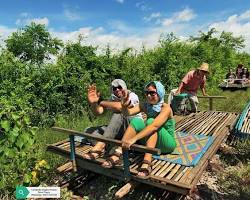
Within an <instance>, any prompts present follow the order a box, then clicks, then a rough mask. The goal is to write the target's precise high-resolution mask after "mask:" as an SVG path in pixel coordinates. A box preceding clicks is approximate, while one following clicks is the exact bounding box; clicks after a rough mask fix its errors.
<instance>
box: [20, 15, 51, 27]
mask: <svg viewBox="0 0 250 200" xmlns="http://www.w3.org/2000/svg"><path fill="white" fill-rule="evenodd" d="M20 16H21V18H19V19H17V20H16V25H18V26H24V25H28V24H30V23H31V22H34V23H36V24H43V25H45V26H48V25H49V19H48V18H47V17H43V18H31V17H29V16H30V15H29V14H28V13H21V14H20Z"/></svg>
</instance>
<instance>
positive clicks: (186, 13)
mask: <svg viewBox="0 0 250 200" xmlns="http://www.w3.org/2000/svg"><path fill="white" fill-rule="evenodd" d="M196 16H197V15H196V14H195V13H194V11H193V10H192V9H190V8H185V9H184V10H182V11H180V12H175V13H174V14H173V15H172V17H170V18H164V19H162V20H161V21H162V25H163V26H170V25H172V24H174V23H183V22H189V21H190V20H192V19H194V18H195V17H196Z"/></svg>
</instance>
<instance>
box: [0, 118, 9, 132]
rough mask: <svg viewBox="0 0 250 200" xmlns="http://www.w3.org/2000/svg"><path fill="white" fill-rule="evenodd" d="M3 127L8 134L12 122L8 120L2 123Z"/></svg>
mask: <svg viewBox="0 0 250 200" xmlns="http://www.w3.org/2000/svg"><path fill="white" fill-rule="evenodd" d="M1 127H2V128H4V130H5V131H7V132H8V131H9V130H10V122H9V121H8V120H3V121H1Z"/></svg>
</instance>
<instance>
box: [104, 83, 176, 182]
mask: <svg viewBox="0 0 250 200" xmlns="http://www.w3.org/2000/svg"><path fill="white" fill-rule="evenodd" d="M144 92H145V96H146V103H145V104H140V105H136V106H134V107H133V108H131V107H129V104H130V103H129V98H128V95H127V94H125V93H124V95H123V96H124V97H123V100H122V106H123V112H124V114H126V115H128V116H129V115H135V114H137V113H140V112H144V113H146V114H147V117H148V118H147V120H146V121H144V120H143V119H140V118H134V119H133V120H131V122H130V125H129V127H128V128H127V130H126V132H125V134H124V136H123V138H122V147H123V148H124V149H130V146H131V145H132V144H134V143H136V142H137V141H140V142H141V143H142V144H144V145H146V146H147V147H151V148H155V147H157V148H159V149H161V152H162V153H171V152H172V151H174V149H175V147H176V141H175V137H174V132H175V120H174V119H173V112H172V110H171V108H170V105H169V104H166V103H164V95H165V89H164V86H163V85H162V84H161V83H160V82H159V81H152V82H150V83H148V84H147V85H146V86H145V88H144ZM115 152H116V154H114V155H112V156H111V157H109V158H108V159H107V160H106V161H105V162H104V163H103V164H102V166H103V167H105V168H112V167H114V166H116V165H118V164H120V162H121V159H120V157H121V155H122V148H121V147H118V148H117V149H116V150H115ZM151 161H152V154H150V153H145V155H144V159H143V161H142V164H141V167H139V169H138V174H137V176H138V177H140V178H144V179H146V178H148V177H149V176H150V173H151V170H152V168H151Z"/></svg>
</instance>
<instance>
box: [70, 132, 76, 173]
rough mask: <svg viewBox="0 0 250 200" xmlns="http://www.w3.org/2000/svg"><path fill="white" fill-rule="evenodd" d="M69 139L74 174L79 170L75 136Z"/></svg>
mask: <svg viewBox="0 0 250 200" xmlns="http://www.w3.org/2000/svg"><path fill="white" fill-rule="evenodd" d="M69 139H70V159H71V162H72V166H73V170H74V172H76V171H77V169H76V156H75V136H74V135H70V136H69Z"/></svg>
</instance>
